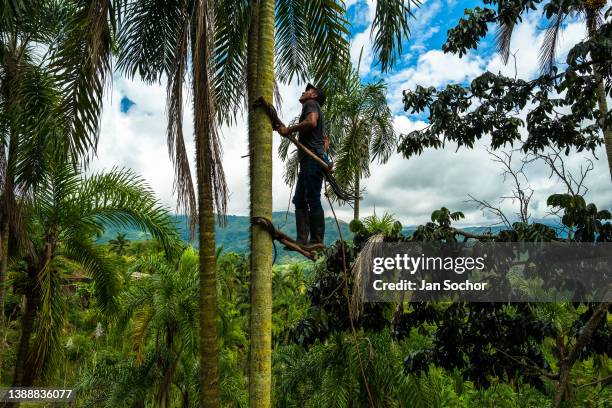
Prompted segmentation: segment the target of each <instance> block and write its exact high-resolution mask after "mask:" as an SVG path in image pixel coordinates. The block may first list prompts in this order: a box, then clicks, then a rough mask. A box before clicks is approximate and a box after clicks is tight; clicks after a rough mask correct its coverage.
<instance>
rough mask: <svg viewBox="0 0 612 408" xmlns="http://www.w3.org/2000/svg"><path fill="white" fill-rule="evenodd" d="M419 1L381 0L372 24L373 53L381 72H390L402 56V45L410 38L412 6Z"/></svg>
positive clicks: (377, 4) (417, 4)
mask: <svg viewBox="0 0 612 408" xmlns="http://www.w3.org/2000/svg"><path fill="white" fill-rule="evenodd" d="M419 5H420V2H419V1H418V0H379V1H378V2H376V14H375V17H374V21H373V22H372V35H373V36H374V44H373V52H374V53H375V54H377V55H378V61H380V65H381V70H382V71H383V72H385V71H388V70H389V69H391V67H392V66H393V65H394V64H395V61H396V59H397V57H398V56H399V55H401V54H402V43H403V42H404V41H406V40H408V38H409V37H410V27H409V26H408V21H409V20H410V18H412V17H414V14H413V12H412V6H419Z"/></svg>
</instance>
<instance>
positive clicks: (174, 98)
mask: <svg viewBox="0 0 612 408" xmlns="http://www.w3.org/2000/svg"><path fill="white" fill-rule="evenodd" d="M182 16H183V20H182V24H181V29H180V31H179V37H178V38H177V50H176V54H175V56H174V59H173V61H172V65H171V68H170V69H171V71H170V74H169V78H168V86H167V90H166V94H167V98H166V104H167V107H166V109H167V113H168V129H167V139H168V152H169V154H170V158H171V160H172V163H173V165H174V191H175V192H176V193H177V210H178V212H179V213H181V212H184V213H185V214H187V215H188V217H189V232H190V238H193V237H194V235H195V227H196V225H197V220H198V216H197V214H198V209H197V203H196V197H195V190H194V187H193V181H192V176H191V169H190V167H189V158H188V156H187V149H186V147H185V139H184V137H183V85H184V83H185V79H186V78H185V77H186V67H187V55H188V48H189V15H188V13H187V10H185V9H183V10H182Z"/></svg>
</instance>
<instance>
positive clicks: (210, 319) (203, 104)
mask: <svg viewBox="0 0 612 408" xmlns="http://www.w3.org/2000/svg"><path fill="white" fill-rule="evenodd" d="M208 6H209V5H208V1H207V0H200V1H199V2H198V5H197V11H196V23H195V38H194V40H193V55H194V57H193V95H194V120H195V144H196V168H197V169H196V171H197V184H198V222H199V240H200V248H199V256H200V258H199V262H200V265H199V267H200V287H199V292H200V299H199V302H200V367H201V372H200V384H201V387H200V388H201V393H200V406H201V407H205V408H209V407H210V408H213V407H214V408H217V407H219V406H220V404H221V402H220V399H219V351H218V349H219V343H218V334H217V331H218V324H217V279H216V257H215V216H214V199H213V192H212V183H213V181H212V180H213V179H212V177H213V176H212V175H213V169H212V166H213V163H212V157H213V154H212V151H211V131H212V129H213V126H215V123H214V117H213V112H214V110H213V109H212V106H211V103H212V99H211V95H210V83H209V77H208V72H209V70H208V63H209V61H208V57H209V56H208V38H207V32H208V26H207V18H208V11H209V10H208Z"/></svg>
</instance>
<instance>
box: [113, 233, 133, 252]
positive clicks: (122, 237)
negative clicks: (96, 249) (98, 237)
mask: <svg viewBox="0 0 612 408" xmlns="http://www.w3.org/2000/svg"><path fill="white" fill-rule="evenodd" d="M126 235H127V234H125V233H123V234H117V236H116V237H115V239H111V240H110V241H108V245H109V246H110V249H111V251H113V252H115V253H116V254H117V255H123V254H125V248H127V247H128V246H129V245H130V240H129V239H127V238H126Z"/></svg>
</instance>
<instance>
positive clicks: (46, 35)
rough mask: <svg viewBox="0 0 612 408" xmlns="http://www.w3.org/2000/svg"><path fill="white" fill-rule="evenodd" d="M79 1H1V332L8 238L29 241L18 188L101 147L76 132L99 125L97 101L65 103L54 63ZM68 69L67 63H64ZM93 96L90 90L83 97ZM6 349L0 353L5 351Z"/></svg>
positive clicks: (27, 188) (29, 187) (24, 191)
mask: <svg viewBox="0 0 612 408" xmlns="http://www.w3.org/2000/svg"><path fill="white" fill-rule="evenodd" d="M73 6H74V5H69V4H68V3H67V2H57V1H53V2H48V1H40V0H20V1H9V0H5V1H2V12H1V13H0V174H2V177H0V331H2V330H3V328H4V297H5V296H4V295H5V277H6V268H7V262H8V255H9V254H8V242H9V238H10V239H12V240H15V241H17V242H21V241H22V240H23V235H24V217H23V214H22V209H21V208H20V201H19V200H17V198H16V194H17V192H19V194H20V195H21V196H22V198H24V197H29V196H31V194H32V192H33V189H34V188H35V187H36V186H37V184H38V183H40V180H41V178H42V176H43V174H44V173H45V171H46V163H47V161H49V160H50V158H51V157H54V159H55V160H66V159H67V158H72V160H74V161H76V160H77V159H78V158H79V157H82V156H83V155H84V154H85V153H86V152H87V151H89V150H91V149H93V148H95V143H96V135H95V134H92V133H90V132H85V131H79V132H76V131H74V129H73V128H71V127H70V124H71V123H72V124H75V125H77V124H78V125H79V126H81V127H82V126H84V124H85V123H87V124H89V126H93V125H95V123H96V119H95V118H94V116H95V115H94V114H92V115H87V116H85V114H86V113H91V112H92V109H93V108H92V107H91V106H89V105H87V104H81V105H78V106H72V107H73V108H74V109H69V104H68V103H66V99H65V96H64V94H62V93H61V92H60V91H61V90H69V89H71V88H70V86H69V83H70V82H69V81H68V82H67V81H65V80H64V79H65V77H64V76H63V75H64V74H66V72H67V70H65V71H64V72H63V73H62V75H61V76H60V75H58V73H57V72H56V71H55V69H54V68H53V67H52V66H50V64H52V63H53V62H54V61H55V59H54V58H55V54H54V53H53V52H49V53H44V54H43V53H41V52H40V49H36V47H35V45H36V44H38V45H40V44H42V45H46V46H48V47H50V49H52V50H54V49H55V46H56V44H57V43H58V38H60V37H61V35H60V33H66V32H69V31H65V27H64V26H65V23H66V20H68V19H71V18H73V17H74V14H75V13H76V11H77V10H76V9H75V7H73ZM65 68H68V66H66V67H65ZM85 95H87V92H84V93H83V94H82V96H85ZM0 354H1V353H0Z"/></svg>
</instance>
